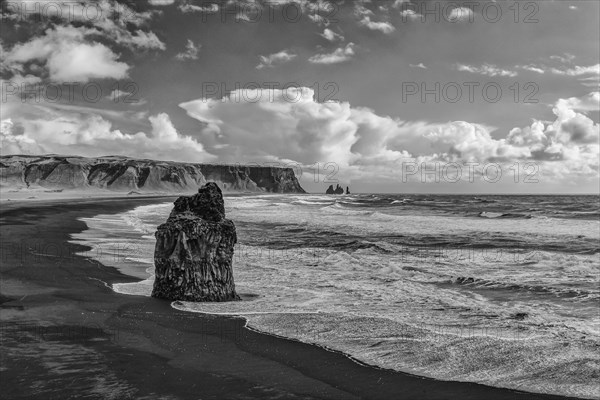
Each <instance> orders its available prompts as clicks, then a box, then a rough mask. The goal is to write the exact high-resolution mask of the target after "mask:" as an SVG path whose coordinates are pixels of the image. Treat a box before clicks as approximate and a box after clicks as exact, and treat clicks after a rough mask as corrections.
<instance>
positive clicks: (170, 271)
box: [152, 182, 239, 301]
mask: <svg viewBox="0 0 600 400" xmlns="http://www.w3.org/2000/svg"><path fill="white" fill-rule="evenodd" d="M155 236H156V247H155V249H154V266H155V280H154V288H153V290H152V296H153V297H157V298H161V299H168V300H185V301H227V300H239V296H238V295H237V294H236V292H235V284H234V282H233V265H232V258H233V250H234V246H235V243H236V241H237V235H236V231H235V225H234V224H233V221H231V220H229V219H226V218H225V205H224V202H223V194H222V193H221V189H219V186H218V185H217V184H216V183H214V182H209V183H207V184H206V185H204V186H203V187H202V188H200V189H198V193H197V194H195V195H193V196H182V197H179V198H178V199H177V200H176V201H175V203H174V207H173V210H172V211H171V214H170V215H169V218H168V219H167V222H165V223H164V224H162V225H160V226H159V227H158V229H157V231H156V234H155Z"/></svg>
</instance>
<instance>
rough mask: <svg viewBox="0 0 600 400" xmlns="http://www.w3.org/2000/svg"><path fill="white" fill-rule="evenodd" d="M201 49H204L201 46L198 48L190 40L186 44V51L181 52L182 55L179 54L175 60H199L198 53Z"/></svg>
mask: <svg viewBox="0 0 600 400" xmlns="http://www.w3.org/2000/svg"><path fill="white" fill-rule="evenodd" d="M200 47H202V46H200V45H198V46H196V45H195V44H194V42H193V41H192V40H191V39H188V40H187V43H186V44H185V51H184V52H181V53H177V55H175V58H176V59H178V60H179V61H185V60H197V59H198V51H199V48H200Z"/></svg>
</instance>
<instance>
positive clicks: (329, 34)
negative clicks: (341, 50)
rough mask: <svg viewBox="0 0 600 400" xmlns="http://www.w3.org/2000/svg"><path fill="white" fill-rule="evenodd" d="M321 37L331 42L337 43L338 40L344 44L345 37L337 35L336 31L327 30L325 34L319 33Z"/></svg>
mask: <svg viewBox="0 0 600 400" xmlns="http://www.w3.org/2000/svg"><path fill="white" fill-rule="evenodd" d="M319 35H320V36H322V37H324V38H325V39H327V40H329V41H330V42H335V41H336V40H339V41H342V42H343V41H344V37H343V36H342V35H340V34H339V33H335V32H334V31H332V30H331V29H329V28H325V30H324V31H323V33H319Z"/></svg>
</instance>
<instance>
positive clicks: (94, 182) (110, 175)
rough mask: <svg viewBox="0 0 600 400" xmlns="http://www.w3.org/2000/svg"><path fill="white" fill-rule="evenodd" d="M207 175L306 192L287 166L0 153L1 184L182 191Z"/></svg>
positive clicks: (249, 186) (243, 187)
mask: <svg viewBox="0 0 600 400" xmlns="http://www.w3.org/2000/svg"><path fill="white" fill-rule="evenodd" d="M207 181H214V182H216V183H217V184H218V185H219V187H220V188H222V189H223V190H225V191H238V192H241V191H250V192H271V193H306V192H305V191H304V189H302V187H301V186H300V183H298V180H297V179H296V176H295V174H294V171H293V169H291V168H281V167H267V166H264V167H263V166H244V165H219V164H191V163H179V162H172V161H155V160H140V159H134V158H128V157H121V156H107V157H98V158H85V157H76V156H74V157H71V156H58V155H45V156H23V155H9V156H1V157H0V187H14V188H32V187H43V188H49V189H85V188H100V189H108V190H115V191H139V192H171V193H182V192H190V191H196V190H197V189H198V188H200V187H202V186H203V185H204V184H205V183H206V182H207Z"/></svg>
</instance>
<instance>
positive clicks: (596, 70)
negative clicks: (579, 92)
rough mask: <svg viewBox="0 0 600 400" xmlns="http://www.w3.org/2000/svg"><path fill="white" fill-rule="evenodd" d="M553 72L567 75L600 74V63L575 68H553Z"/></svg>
mask: <svg viewBox="0 0 600 400" xmlns="http://www.w3.org/2000/svg"><path fill="white" fill-rule="evenodd" d="M552 73H553V74H557V75H566V76H581V75H600V64H596V65H589V66H586V67H581V66H579V65H576V66H574V67H573V68H566V69H559V68H552Z"/></svg>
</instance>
